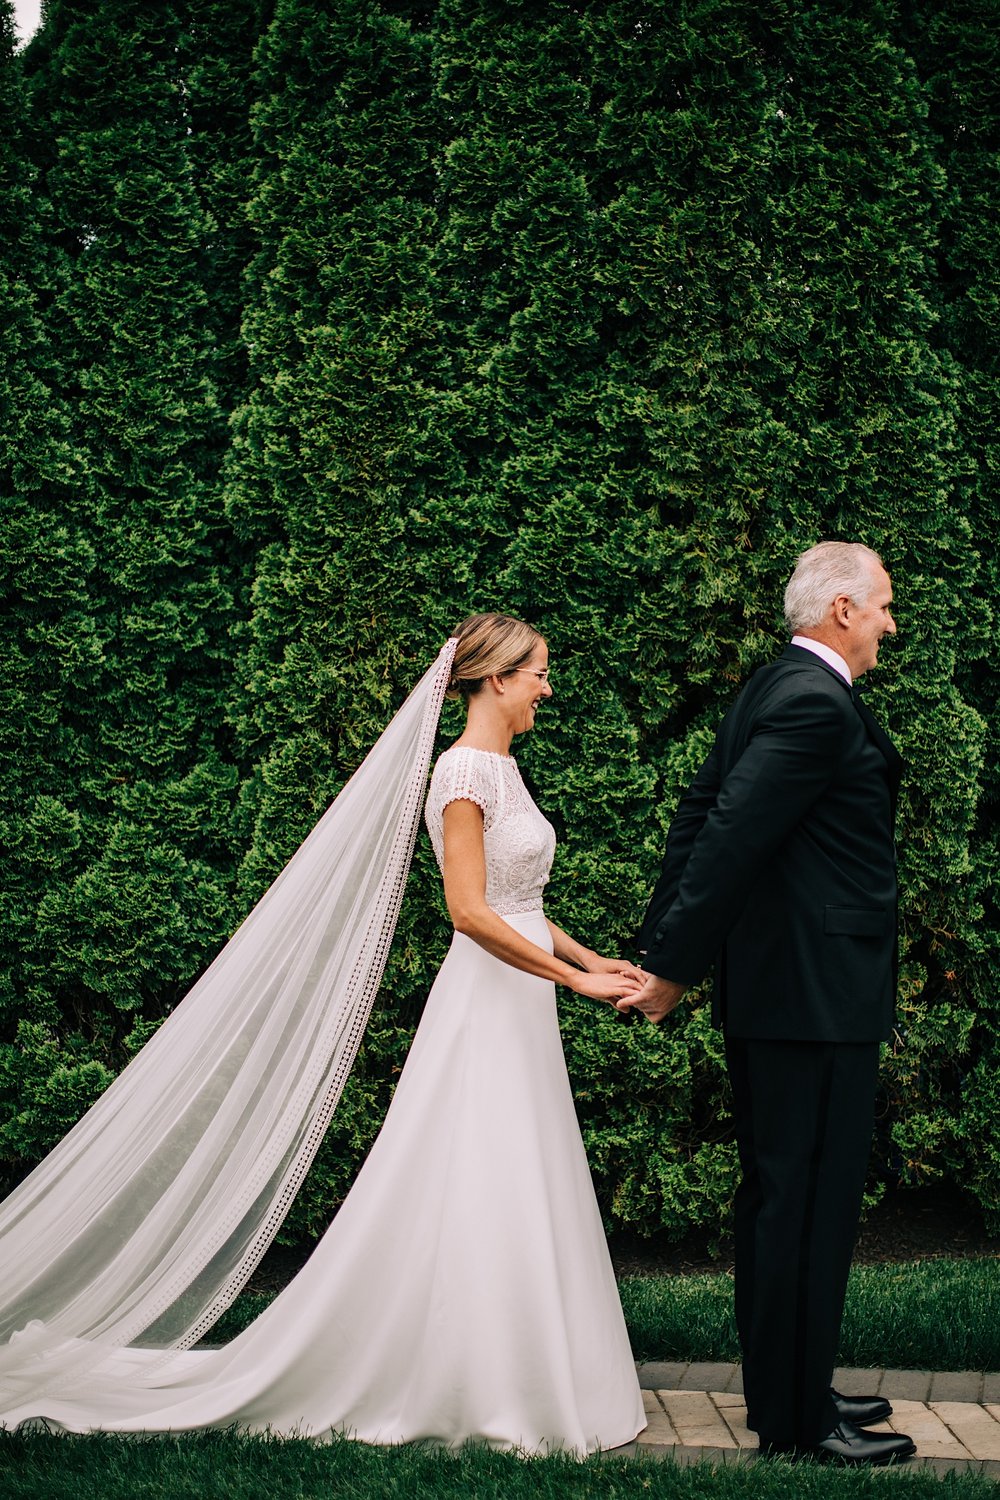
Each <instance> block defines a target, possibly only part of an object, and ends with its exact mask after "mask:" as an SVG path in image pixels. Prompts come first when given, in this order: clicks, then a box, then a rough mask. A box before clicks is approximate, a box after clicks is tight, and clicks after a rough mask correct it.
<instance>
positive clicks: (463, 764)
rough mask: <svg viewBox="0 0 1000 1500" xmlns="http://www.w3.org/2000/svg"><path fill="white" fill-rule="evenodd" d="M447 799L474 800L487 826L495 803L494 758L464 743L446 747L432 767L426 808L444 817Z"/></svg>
mask: <svg viewBox="0 0 1000 1500" xmlns="http://www.w3.org/2000/svg"><path fill="white" fill-rule="evenodd" d="M449 802H474V803H475V804H476V806H477V807H479V808H481V809H482V813H483V823H484V826H485V827H487V828H488V827H489V825H490V823H491V822H492V818H493V813H494V812H495V810H496V805H497V793H496V786H495V776H494V766H493V757H492V756H491V755H483V754H481V753H478V752H477V751H475V750H470V749H467V748H466V747H465V746H464V745H459V746H458V747H457V748H454V749H451V750H446V751H445V752H444V754H443V755H442V756H441V757H440V759H439V760H438V763H437V765H436V766H435V767H434V775H433V776H432V777H431V790H430V796H429V798H428V808H429V809H430V808H433V810H434V813H435V814H436V816H437V817H438V818H441V817H443V815H444V810H445V808H446V807H447V806H448V804H449Z"/></svg>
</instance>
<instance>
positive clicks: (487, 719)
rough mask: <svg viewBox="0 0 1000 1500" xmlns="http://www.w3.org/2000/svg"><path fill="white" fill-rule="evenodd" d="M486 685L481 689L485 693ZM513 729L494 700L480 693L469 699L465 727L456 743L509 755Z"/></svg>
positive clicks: (474, 748) (496, 753)
mask: <svg viewBox="0 0 1000 1500" xmlns="http://www.w3.org/2000/svg"><path fill="white" fill-rule="evenodd" d="M487 691H488V686H487V687H486V688H484V689H483V693H484V694H485V693H486V692H487ZM513 739H514V731H513V729H512V728H511V727H510V725H509V724H508V723H507V722H506V719H505V717H504V715H503V714H502V712H501V711H500V705H499V703H497V702H496V701H492V700H490V699H488V698H485V697H484V696H483V695H482V694H477V695H476V697H474V698H470V699H469V708H468V714H467V716H466V720H465V728H464V730H463V731H462V733H461V734H460V735H459V737H458V739H457V741H456V744H459V745H469V746H470V747H471V748H472V749H473V750H492V751H493V753H494V754H495V755H509V754H510V747H511V742H512V741H513Z"/></svg>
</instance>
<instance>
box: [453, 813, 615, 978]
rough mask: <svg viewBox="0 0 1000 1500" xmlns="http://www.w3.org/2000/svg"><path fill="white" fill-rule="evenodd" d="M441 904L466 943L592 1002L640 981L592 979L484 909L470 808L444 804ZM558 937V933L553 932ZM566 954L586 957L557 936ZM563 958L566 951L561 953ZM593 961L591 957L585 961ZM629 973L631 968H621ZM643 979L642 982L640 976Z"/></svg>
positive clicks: (479, 826) (479, 822)
mask: <svg viewBox="0 0 1000 1500" xmlns="http://www.w3.org/2000/svg"><path fill="white" fill-rule="evenodd" d="M444 898H445V901H446V903H447V906H448V914H449V916H450V917H451V920H452V922H453V923H454V924H455V930H456V932H461V933H464V934H465V936H466V937H470V938H472V940H473V941H474V942H476V943H479V945H480V947H483V948H485V949H486V951H487V953H492V954H493V956H494V957H495V958H500V959H503V961H504V963H508V964H510V965H511V967H512V968H515V969H523V970H524V971H525V972H526V973H528V974H538V975H539V976H540V977H541V978H542V979H551V980H554V981H555V983H556V984H564V985H566V987H567V988H568V989H571V990H576V992H577V993H578V994H581V995H589V996H590V998H591V999H593V1000H615V999H618V998H619V997H621V996H624V995H630V994H634V993H635V991H636V990H637V989H638V988H639V987H640V981H639V980H637V979H635V978H633V976H632V973H631V972H626V973H622V972H621V971H620V970H616V971H615V972H613V973H593V972H589V971H588V970H586V969H579V968H574V967H573V964H571V963H568V962H567V961H566V958H564V957H561V956H559V955H558V954H555V953H549V952H548V951H547V950H546V949H545V948H540V947H539V946H538V944H537V943H533V942H531V941H530V939H528V938H526V937H522V935H521V934H520V933H519V932H517V931H515V929H514V928H513V927H511V926H510V924H509V923H507V922H505V921H504V920H503V918H502V917H498V916H497V914H496V912H495V911H491V910H490V908H489V907H488V906H487V905H486V852H485V848H484V845H483V815H482V812H481V810H480V809H479V808H478V807H477V806H476V804H475V803H474V802H467V801H464V800H461V801H456V802H449V803H448V806H447V807H446V808H445V810H444ZM556 931H558V929H556ZM560 937H561V938H564V939H565V941H566V943H568V944H572V950H573V951H574V952H575V951H576V950H579V952H580V953H581V954H584V953H586V954H590V950H589V949H584V948H582V947H580V945H579V944H573V943H572V939H570V938H567V937H566V934H565V933H561V934H560ZM566 953H567V956H569V955H570V949H566ZM590 956H591V957H593V958H596V957H597V955H596V954H592V955H590ZM622 967H623V968H624V969H626V970H631V965H623V966H622ZM643 977H644V976H643Z"/></svg>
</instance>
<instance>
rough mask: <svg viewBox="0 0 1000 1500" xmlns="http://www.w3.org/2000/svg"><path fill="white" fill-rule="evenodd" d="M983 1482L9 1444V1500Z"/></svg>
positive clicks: (856, 1487)
mask: <svg viewBox="0 0 1000 1500" xmlns="http://www.w3.org/2000/svg"><path fill="white" fill-rule="evenodd" d="M995 1493H996V1488H995V1486H994V1485H992V1484H991V1483H990V1482H989V1481H987V1480H983V1479H980V1478H979V1477H978V1476H962V1477H959V1478H956V1477H955V1476H947V1477H945V1478H943V1479H939V1478H937V1477H936V1476H935V1475H933V1474H924V1473H921V1472H919V1471H916V1472H911V1473H907V1472H906V1471H905V1470H904V1469H903V1468H899V1469H896V1470H892V1471H885V1470H881V1471H879V1470H876V1471H872V1472H869V1473H861V1472H859V1473H852V1472H850V1471H847V1470H843V1469H831V1468H822V1467H819V1466H817V1465H815V1464H811V1463H799V1464H795V1465H791V1464H787V1463H784V1462H780V1463H779V1462H772V1463H767V1464H765V1463H757V1464H749V1465H747V1466H745V1467H743V1466H740V1467H736V1466H726V1467H721V1468H718V1469H712V1468H709V1467H708V1466H706V1465H703V1464H699V1465H696V1466H693V1467H690V1468H681V1467H678V1466H677V1465H675V1464H672V1463H664V1462H660V1461H658V1460H656V1459H631V1460H628V1459H620V1458H609V1459H606V1460H603V1461H602V1460H599V1459H596V1460H589V1461H588V1462H586V1463H574V1462H572V1461H570V1460H567V1459H561V1458H546V1459H528V1460H524V1459H518V1458H515V1457H514V1456H512V1455H511V1454H508V1453H489V1452H485V1451H483V1450H482V1449H476V1450H473V1451H466V1452H465V1453H463V1454H461V1455H459V1456H451V1455H448V1454H435V1453H431V1452H428V1451H426V1450H422V1449H378V1448H367V1447H363V1446H361V1445H360V1444H352V1443H347V1442H338V1443H333V1444H330V1445H328V1446H319V1445H316V1444H311V1443H306V1442H300V1441H285V1442H278V1441H268V1440H266V1439H262V1438H243V1439H241V1438H235V1437H230V1436H228V1435H226V1434H211V1435H201V1436H197V1437H185V1438H181V1439H172V1438H145V1439H139V1440H136V1439H114V1438H107V1437H89V1438H57V1437H51V1436H48V1435H33V1436H28V1437H13V1438H7V1439H6V1440H5V1441H3V1442H2V1443H0V1495H2V1496H3V1497H4V1500H336V1497H339V1496H344V1497H345V1500H346V1497H348V1496H349V1497H350V1500H385V1497H389V1496H399V1497H406V1500H452V1497H454V1500H556V1497H558V1500H576V1497H580V1500H584V1497H586V1500H604V1497H607V1500H627V1497H631V1496H635V1497H637V1500H638V1497H644V1500H673V1497H677V1500H682V1497H683V1500H688V1497H690V1500H694V1497H705V1500H744V1497H745V1500H790V1497H796V1500H798V1497H802V1500H810V1497H812V1496H817V1497H822V1500H840V1497H843V1500H866V1497H873V1500H874V1497H884V1496H892V1497H899V1500H954V1497H958V1500H987V1496H991V1495H995Z"/></svg>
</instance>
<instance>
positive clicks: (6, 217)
mask: <svg viewBox="0 0 1000 1500" xmlns="http://www.w3.org/2000/svg"><path fill="white" fill-rule="evenodd" d="M14 47H15V32H14V24H13V16H12V8H11V6H10V4H9V3H8V0H0V120H2V126H0V513H2V519H0V556H2V566H0V579H2V583H0V611H2V615H3V623H4V652H3V658H2V664H0V844H2V846H3V850H4V878H3V883H2V888H0V934H2V947H0V1121H2V1124H0V1159H10V1158H14V1159H15V1160H16V1159H18V1158H20V1157H21V1156H22V1155H25V1154H26V1155H27V1156H29V1158H30V1157H31V1156H32V1155H33V1154H35V1152H36V1151H37V1135H36V1132H35V1131H34V1129H33V1126H32V1124H31V1123H29V1125H28V1128H27V1129H25V1122H24V1121H23V1120H22V1119H21V1118H20V1115H19V1110H21V1109H22V1108H23V1107H24V1103H25V1094H26V1092H27V1093H29V1094H30V1093H31V1087H30V1085H29V1087H28V1089H27V1090H26V1087H25V1071H26V1068H27V1071H28V1072H29V1074H31V1075H34V1076H33V1077H32V1078H31V1083H37V1084H38V1091H39V1100H38V1102H39V1106H40V1107H41V1108H43V1109H52V1110H53V1111H54V1112H55V1113H56V1114H57V1115H59V1116H60V1117H61V1118H65V1119H67V1120H72V1119H74V1118H75V1117H76V1115H78V1114H79V1113H80V1111H81V1109H82V1108H84V1107H85V1106H86V1104H87V1103H88V1102H89V1100H90V1099H91V1098H93V1096H94V1094H95V1093H96V1092H98V1091H99V1090H100V1089H101V1088H102V1087H103V1086H104V1085H105V1084H106V1083H107V1082H108V1081H109V1080H110V1077H111V1076H112V1075H111V1074H110V1073H108V1072H107V1070H105V1069H102V1068H101V1067H100V1066H97V1067H96V1068H95V1066H94V1065H93V1064H91V1063H89V1062H88V1060H87V1059H86V1057H81V1058H79V1059H75V1058H72V1057H70V1058H64V1059H62V1065H61V1066H60V1067H59V1069H58V1073H57V1074H56V1073H55V1072H54V1071H53V1068H52V1066H51V1064H52V1062H53V1056H54V1054H55V1053H56V1052H57V1050H58V1044H57V1042H56V1041H55V1034H56V1032H57V1030H58V1023H59V1012H58V1007H57V1006H56V1005H55V1004H54V1003H53V1001H52V998H51V996H50V994H49V993H48V992H47V990H46V989H45V988H44V987H40V988H36V989H33V990H29V987H28V986H27V985H26V983H25V972H26V970H27V969H28V968H29V967H31V966H33V965H34V964H35V962H36V952H35V950H36V947H37V942H38V935H37V918H38V908H39V904H40V903H41V902H42V900H43V899H44V898H45V896H46V894H47V891H48V889H49V887H50V883H51V882H52V880H53V879H56V880H58V879H59V878H60V877H61V876H62V874H63V872H64V869H65V867H66V865H67V863H68V862H72V860H73V859H74V857H75V852H76V850H77V849H78V846H79V842H80V826H79V817H78V814H77V811H76V807H75V788H76V786H77V784H78V783H79V781H80V779H81V777H83V776H85V775H87V774H88V773H89V766H88V764H87V762H86V759H81V758H80V756H79V754H78V753H77V751H78V748H79V747H78V746H77V744H76V742H75V739H74V736H73V735H72V733H70V732H68V727H67V719H68V717H70V716H72V714H74V713H75V712H77V711H79V709H80V708H81V706H82V705H83V704H84V703H85V702H86V699H87V695H88V693H89V692H90V691H91V690H92V689H93V686H94V684H95V682H96V681H97V679H98V674H99V670H100V662H101V651H100V645H99V642H98V639H97V635H96V632H95V629H94V622H93V618H92V609H91V603H90V598H89V592H88V579H89V575H90V574H91V573H92V570H93V567H94V554H93V549H92V547H91V545H90V543H89V542H88V539H87V538H86V536H85V535H84V534H83V531H82V528H81V527H80V526H79V525H78V524H77V521H76V519H75V517H74V516H73V514H72V510H71V506H70V504H69V501H70V498H71V496H72V494H73V493H74V487H75V486H78V485H79V484H81V483H82V481H83V468H82V466H81V464H80V462H79V459H78V456H77V455H76V454H75V452H74V450H73V448H72V446H71V443H70V440H69V423H68V421H67V417H66V413H65V410H64V408H63V406H62V404H61V403H60V401H59V400H58V398H57V397H56V395H55V394H54V392H53V389H52V385H53V375H54V371H53V359H54V351H53V350H52V349H51V346H50V344H49V343H48V341H47V340H46V339H45V337H44V334H43V330H42V327H41V324H40V322H39V319H38V316H37V309H36V303H35V297H34V295H33V291H32V288H33V286H34V283H35V278H36V274H37V269H38V261H39V257H40V243H39V225H38V218H37V215H36V213H35V211H34V203H33V177H34V173H33V171H32V169H31V167H30V164H29V160H28V110H27V95H26V90H25V86H24V78H23V70H22V57H21V55H19V54H17V53H15V50H14Z"/></svg>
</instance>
